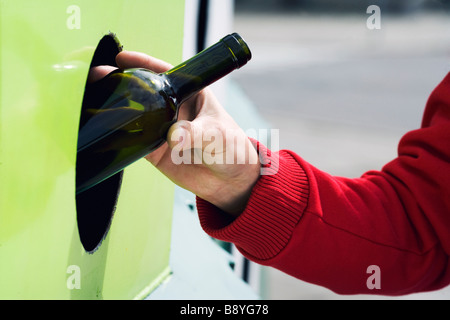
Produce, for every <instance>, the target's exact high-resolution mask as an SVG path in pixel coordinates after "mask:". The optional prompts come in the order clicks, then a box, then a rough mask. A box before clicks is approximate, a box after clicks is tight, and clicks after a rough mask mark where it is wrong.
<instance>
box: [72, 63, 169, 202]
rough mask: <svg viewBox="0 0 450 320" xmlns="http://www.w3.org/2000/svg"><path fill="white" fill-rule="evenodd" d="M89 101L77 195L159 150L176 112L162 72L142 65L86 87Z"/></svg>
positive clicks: (81, 134) (81, 141)
mask: <svg viewBox="0 0 450 320" xmlns="http://www.w3.org/2000/svg"><path fill="white" fill-rule="evenodd" d="M144 79H145V80H144ZM148 83H151V84H152V86H150V85H149V84H148ZM84 104H85V105H84V106H83V112H82V115H81V120H80V130H79V136H78V150H77V177H76V178H77V181H76V182H77V193H78V192H81V191H84V190H86V189H87V188H89V187H91V186H93V185H95V184H97V183H99V182H101V181H103V180H104V179H106V178H108V177H110V176H111V175H113V174H115V173H117V172H118V171H120V170H121V169H123V168H124V167H125V166H127V165H128V164H130V163H131V162H134V161H135V160H137V159H139V158H142V157H144V156H145V155H147V154H148V153H150V152H151V151H153V150H155V149H156V148H158V147H159V146H160V145H161V144H162V143H163V142H164V141H165V136H166V134H167V130H168V129H169V127H170V125H171V124H172V123H174V122H175V121H176V115H177V105H175V101H173V99H171V98H170V97H168V96H167V94H166V93H165V92H164V79H163V77H162V75H158V74H154V73H152V72H151V71H149V70H143V69H142V70H141V69H130V70H124V71H120V72H115V73H113V74H110V75H108V76H107V77H105V78H104V79H102V80H101V81H99V82H97V83H95V84H93V85H92V86H91V87H89V88H86V92H85V98H84Z"/></svg>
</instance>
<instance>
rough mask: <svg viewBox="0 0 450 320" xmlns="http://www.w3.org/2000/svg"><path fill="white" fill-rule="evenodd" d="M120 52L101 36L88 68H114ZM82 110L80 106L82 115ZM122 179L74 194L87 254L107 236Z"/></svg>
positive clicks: (116, 44) (114, 42) (119, 176)
mask: <svg viewBox="0 0 450 320" xmlns="http://www.w3.org/2000/svg"><path fill="white" fill-rule="evenodd" d="M121 50H122V47H121V46H120V43H119V41H118V40H117V38H116V36H115V35H114V34H108V35H106V36H104V37H103V38H102V39H101V40H100V42H99V44H98V46H97V48H96V50H95V52H94V56H93V58H92V62H91V65H90V67H91V68H92V67H95V66H99V65H111V66H115V67H117V65H116V62H115V58H116V55H117V54H118V53H119V52H120V51H121ZM83 107H84V103H83V105H82V107H81V108H82V112H83ZM122 175H123V171H121V172H119V173H117V174H115V175H113V176H112V177H110V178H108V179H106V180H104V181H103V182H101V183H99V184H97V185H95V186H94V187H91V188H89V189H87V190H85V191H83V192H80V193H78V194H76V207H77V224H78V232H79V235H80V241H81V243H82V245H83V247H84V249H85V250H86V251H87V252H90V253H93V252H95V251H96V250H97V249H98V247H99V246H100V245H101V242H102V240H103V239H104V238H105V237H106V234H107V233H108V230H109V227H110V225H111V221H112V217H113V214H114V211H115V209H116V204H117V198H118V196H119V191H120V186H121V183H122Z"/></svg>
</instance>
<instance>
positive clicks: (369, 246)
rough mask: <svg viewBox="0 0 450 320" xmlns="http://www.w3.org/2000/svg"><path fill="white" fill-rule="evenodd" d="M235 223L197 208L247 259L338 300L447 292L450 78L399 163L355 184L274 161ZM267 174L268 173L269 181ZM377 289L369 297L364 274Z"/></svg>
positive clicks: (210, 229)
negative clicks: (328, 292)
mask: <svg viewBox="0 0 450 320" xmlns="http://www.w3.org/2000/svg"><path fill="white" fill-rule="evenodd" d="M254 144H255V145H257V148H258V149H259V153H260V156H261V155H265V157H266V159H263V161H266V160H270V162H271V163H270V168H271V169H269V170H272V172H269V173H272V174H265V175H261V176H260V178H259V180H258V182H257V183H256V185H255V187H254V189H253V191H252V194H251V197H250V199H249V202H248V204H247V207H246V209H245V211H244V212H243V213H242V214H241V215H240V216H239V217H238V218H236V219H235V220H234V221H230V219H229V217H228V216H227V215H226V214H225V213H223V212H221V211H220V210H219V209H218V208H216V207H214V206H213V205H212V204H210V203H208V202H206V201H204V200H202V199H199V198H198V199H197V208H198V212H199V218H200V223H201V225H202V227H203V229H204V230H205V231H206V232H207V233H208V234H209V235H211V236H212V237H215V238H218V239H221V240H224V241H227V242H232V243H234V244H235V245H236V246H237V248H238V249H239V250H240V251H241V252H242V253H243V254H244V255H245V256H247V257H248V258H249V259H251V260H253V261H255V262H258V263H260V264H263V265H268V266H272V267H275V268H278V269H280V270H282V271H284V272H286V273H288V274H290V275H292V276H294V277H297V278H299V279H302V280H304V281H307V282H311V283H315V284H318V285H322V286H325V287H327V288H329V289H331V290H333V291H335V292H337V293H341V294H356V293H366V294H367V293H375V294H384V295H401V294H408V293H414V292H420V291H428V290H435V289H439V288H442V287H444V286H446V285H447V284H449V283H450V264H449V253H450V74H449V75H447V77H446V78H445V79H444V80H443V82H442V83H441V84H440V85H439V86H438V87H437V88H436V89H435V90H434V92H433V93H432V94H431V96H430V98H429V101H428V103H427V107H426V109H425V114H424V117H423V122H422V126H421V128H420V129H418V130H414V131H411V132H409V133H407V134H406V135H405V136H404V137H403V138H402V139H401V141H400V143H399V146H398V157H397V158H396V159H394V160H393V161H391V162H390V163H388V164H386V165H385V166H384V167H383V169H382V170H381V171H370V172H367V173H365V174H364V175H363V176H361V177H360V178H357V179H348V178H342V177H334V176H331V175H329V174H327V173H325V172H323V171H320V170H318V169H317V168H315V167H314V166H312V165H311V164H309V163H307V162H306V161H304V160H303V159H302V158H301V157H299V156H298V155H296V154H295V153H293V152H291V151H287V150H281V151H279V152H276V153H275V152H273V153H271V152H270V150H266V149H265V148H264V146H262V145H260V144H259V143H257V142H254ZM266 173H267V172H266ZM374 265H375V266H377V267H378V268H379V269H378V270H379V273H378V276H379V280H380V288H379V289H373V288H372V289H369V288H368V286H367V280H368V278H369V277H370V276H371V274H372V272H371V271H370V270H371V269H368V268H369V267H370V266H374Z"/></svg>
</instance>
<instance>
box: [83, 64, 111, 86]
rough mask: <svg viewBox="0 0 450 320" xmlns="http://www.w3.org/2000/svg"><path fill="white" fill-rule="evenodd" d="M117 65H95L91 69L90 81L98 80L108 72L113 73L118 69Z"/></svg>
mask: <svg viewBox="0 0 450 320" xmlns="http://www.w3.org/2000/svg"><path fill="white" fill-rule="evenodd" d="M116 69H117V68H116V67H113V66H97V67H93V68H91V69H90V70H89V75H88V82H89V83H91V82H95V81H97V80H100V79H102V78H103V77H105V76H106V75H107V74H109V73H111V72H112V71H114V70H116Z"/></svg>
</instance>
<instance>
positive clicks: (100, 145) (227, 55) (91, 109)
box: [76, 33, 251, 193]
mask: <svg viewBox="0 0 450 320" xmlns="http://www.w3.org/2000/svg"><path fill="white" fill-rule="evenodd" d="M250 58H251V53H250V50H249V48H248V46H247V44H246V43H245V42H244V40H243V39H242V38H241V37H240V36H239V35H238V34H236V33H233V34H230V35H227V36H226V37H224V38H223V39H221V40H220V41H219V42H217V43H216V44H214V45H212V46H211V47H209V48H207V49H205V50H203V51H202V52H200V53H198V54H197V55H195V56H194V57H192V58H191V59H189V60H187V61H185V62H183V63H181V64H180V65H178V66H176V67H174V68H173V69H171V70H169V71H167V72H164V73H160V74H157V73H154V72H152V71H150V70H147V69H141V68H138V69H127V70H119V69H118V70H116V71H114V72H112V73H110V74H109V75H107V76H106V77H105V78H103V79H102V80H100V81H97V82H95V83H93V84H89V85H87V86H86V90H85V95H84V99H83V108H82V113H81V119H80V128H79V135H78V149H77V164H76V170H77V172H76V184H77V186H76V192H77V193H80V192H82V191H84V190H86V189H88V188H90V187H92V186H94V185H96V184H98V183H99V182H101V181H103V180H105V179H107V178H108V177H111V176H112V175H114V174H115V173H117V172H120V171H121V170H123V168H125V167H126V166H128V165H129V164H131V163H133V162H135V161H136V160H138V159H140V158H142V157H144V156H146V155H147V154H149V153H150V152H152V151H153V150H155V149H157V148H158V147H159V146H161V145H162V144H163V143H164V141H165V139H166V136H167V131H168V130H169V127H170V126H171V125H172V124H173V123H174V122H175V121H176V120H177V116H178V108H179V106H180V105H181V104H182V103H183V102H184V101H186V100H187V99H188V98H190V97H191V96H192V95H194V94H195V93H197V92H198V91H200V90H201V89H203V88H205V87H206V86H208V85H210V84H212V83H213V82H215V81H217V80H218V79H220V78H222V77H224V76H225V75H227V74H229V73H230V72H232V71H233V70H235V69H238V68H240V67H242V66H243V65H245V64H246V63H247V62H248V61H249V60H250Z"/></svg>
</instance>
